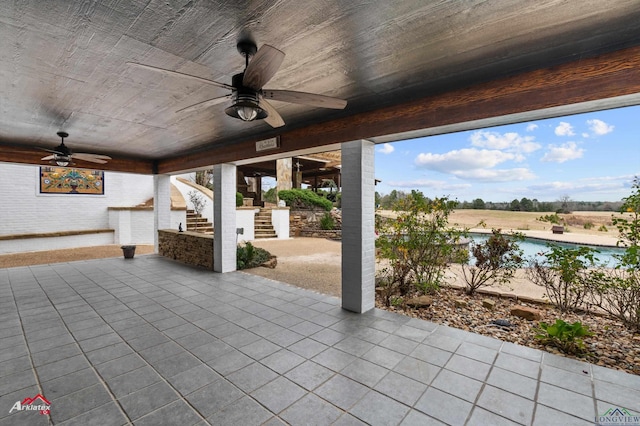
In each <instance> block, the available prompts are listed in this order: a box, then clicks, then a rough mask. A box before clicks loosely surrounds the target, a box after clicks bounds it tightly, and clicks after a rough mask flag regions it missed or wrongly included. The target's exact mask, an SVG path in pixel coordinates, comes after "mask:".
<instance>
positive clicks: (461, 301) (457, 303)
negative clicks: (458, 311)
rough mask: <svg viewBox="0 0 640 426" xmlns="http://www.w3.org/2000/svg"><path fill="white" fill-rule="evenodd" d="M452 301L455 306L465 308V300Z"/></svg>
mask: <svg viewBox="0 0 640 426" xmlns="http://www.w3.org/2000/svg"><path fill="white" fill-rule="evenodd" d="M454 303H455V305H456V308H466V307H467V306H468V305H467V301H466V300H462V299H456V301H455V302H454Z"/></svg>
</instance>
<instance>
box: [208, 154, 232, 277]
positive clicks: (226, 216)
mask: <svg viewBox="0 0 640 426" xmlns="http://www.w3.org/2000/svg"><path fill="white" fill-rule="evenodd" d="M213 270H214V271H216V272H231V271H235V270H236V166H234V165H232V164H216V165H215V166H213Z"/></svg>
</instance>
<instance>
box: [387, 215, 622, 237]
mask: <svg viewBox="0 0 640 426" xmlns="http://www.w3.org/2000/svg"><path fill="white" fill-rule="evenodd" d="M378 214H381V215H383V216H390V217H393V216H394V213H393V212H391V211H389V210H379V211H378ZM552 214H553V213H540V212H512V211H504V210H455V211H454V212H453V214H451V216H449V223H450V224H455V225H457V226H461V227H466V228H479V227H480V226H479V224H480V223H481V222H484V223H485V226H486V228H487V229H492V228H500V229H502V230H503V231H508V230H513V231H525V230H530V231H545V230H550V229H551V226H552V225H553V224H552V223H549V222H545V221H541V220H539V219H540V218H541V217H542V216H546V215H552ZM614 214H615V215H616V216H619V213H615V212H586V211H585V212H574V213H570V214H558V216H559V217H560V219H561V223H562V224H564V226H565V229H567V232H573V233H581V234H589V235H600V236H605V235H606V236H609V237H615V236H616V235H617V230H616V228H615V227H614V226H613V224H612V223H611V217H612V215H614ZM588 224H591V225H592V226H590V225H588ZM585 225H587V226H586V227H585ZM605 228H606V231H605Z"/></svg>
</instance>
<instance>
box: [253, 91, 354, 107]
mask: <svg viewBox="0 0 640 426" xmlns="http://www.w3.org/2000/svg"><path fill="white" fill-rule="evenodd" d="M262 96H263V97H264V98H266V99H270V100H271V99H273V100H274V101H282V102H290V103H294V104H303V105H310V106H315V107H319V108H332V109H344V107H346V106H347V101H345V100H344V99H338V98H333V97H331V96H324V95H316V94H315V93H305V92H295V91H293V90H263V91H262Z"/></svg>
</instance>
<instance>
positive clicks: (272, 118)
mask: <svg viewBox="0 0 640 426" xmlns="http://www.w3.org/2000/svg"><path fill="white" fill-rule="evenodd" d="M260 106H261V107H262V108H264V110H265V111H267V114H269V115H268V116H267V118H265V119H264V121H266V122H267V124H268V125H269V126H271V127H273V128H276V127H282V126H284V120H283V119H282V116H281V115H280V114H278V111H276V109H275V108H274V107H273V105H271V104H270V103H269V102H267V101H266V100H264V99H261V100H260Z"/></svg>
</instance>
